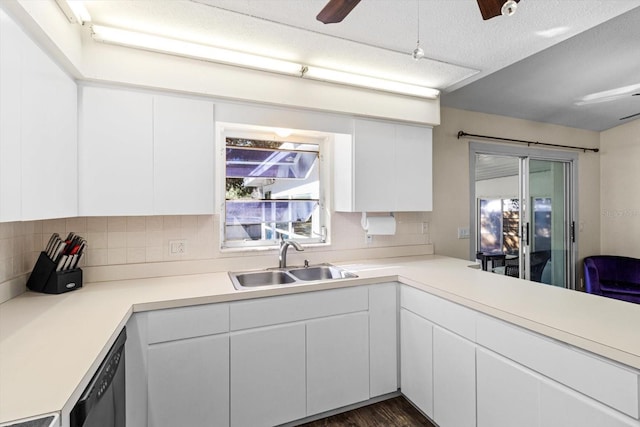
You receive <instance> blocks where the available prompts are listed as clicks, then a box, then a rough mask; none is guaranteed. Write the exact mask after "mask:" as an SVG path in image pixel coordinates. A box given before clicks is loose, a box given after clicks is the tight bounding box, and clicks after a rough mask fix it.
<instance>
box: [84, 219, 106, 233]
mask: <svg viewBox="0 0 640 427" xmlns="http://www.w3.org/2000/svg"><path fill="white" fill-rule="evenodd" d="M87 231H88V232H90V233H91V232H106V231H108V219H107V218H106V217H102V216H96V217H89V218H87Z"/></svg>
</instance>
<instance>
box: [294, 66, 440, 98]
mask: <svg viewBox="0 0 640 427" xmlns="http://www.w3.org/2000/svg"><path fill="white" fill-rule="evenodd" d="M305 68H306V71H305V73H304V77H308V78H311V79H315V80H322V81H327V82H332V83H342V84H347V85H351V86H359V87H364V88H369V89H377V90H382V91H385V92H393V93H401V94H404V95H411V96H418V97H421V98H429V99H436V98H438V95H439V94H440V91H439V90H437V89H432V88H429V87H425V86H417V85H412V84H407V83H401V82H396V81H392V80H384V79H378V78H375V77H369V76H362V75H358V74H352V73H346V72H343V71H336V70H330V69H327V68H320V67H305Z"/></svg>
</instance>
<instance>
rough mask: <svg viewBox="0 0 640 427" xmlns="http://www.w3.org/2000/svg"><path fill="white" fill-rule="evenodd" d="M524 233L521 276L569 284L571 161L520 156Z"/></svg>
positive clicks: (556, 283)
mask: <svg viewBox="0 0 640 427" xmlns="http://www.w3.org/2000/svg"><path fill="white" fill-rule="evenodd" d="M521 162H522V163H523V170H524V172H525V173H523V175H522V178H523V179H522V181H521V182H522V186H523V187H522V194H523V198H522V206H523V209H522V213H523V216H522V224H521V227H522V228H521V234H522V235H523V239H522V240H523V242H522V243H523V244H522V254H521V257H520V259H521V261H523V263H522V264H521V265H522V268H521V269H520V277H523V278H525V279H527V280H532V281H534V282H540V283H546V284H548V285H554V286H562V287H567V286H568V283H569V277H568V275H567V273H568V266H569V261H570V258H571V257H570V253H569V251H570V249H571V242H570V240H571V228H572V221H571V216H570V210H569V206H570V200H569V190H570V189H569V185H570V182H569V180H568V176H569V168H570V163H569V162H565V161H553V160H538V159H533V158H529V157H526V158H523V159H521Z"/></svg>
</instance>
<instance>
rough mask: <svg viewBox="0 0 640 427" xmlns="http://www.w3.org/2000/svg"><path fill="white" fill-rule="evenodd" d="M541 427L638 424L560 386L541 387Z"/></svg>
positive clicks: (601, 426) (545, 383)
mask: <svg viewBox="0 0 640 427" xmlns="http://www.w3.org/2000/svg"><path fill="white" fill-rule="evenodd" d="M540 425H541V426H545V427H603V426H606V427H632V426H636V427H637V426H638V422H637V421H634V420H632V419H631V418H629V417H627V416H624V415H622V414H621V413H619V412H617V411H615V410H613V409H611V408H609V407H607V406H604V405H602V404H600V403H598V402H596V401H595V400H592V399H589V398H588V397H586V396H584V395H582V394H579V393H576V392H575V391H573V390H570V389H569V388H566V387H564V386H562V385H560V384H557V383H551V382H546V381H543V382H542V383H541V385H540Z"/></svg>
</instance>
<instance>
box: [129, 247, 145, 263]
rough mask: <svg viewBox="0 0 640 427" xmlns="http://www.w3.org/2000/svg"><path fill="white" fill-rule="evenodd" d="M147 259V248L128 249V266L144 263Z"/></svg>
mask: <svg viewBox="0 0 640 427" xmlns="http://www.w3.org/2000/svg"><path fill="white" fill-rule="evenodd" d="M146 258H147V250H146V248H127V264H138V263H143V262H145V261H146Z"/></svg>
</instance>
